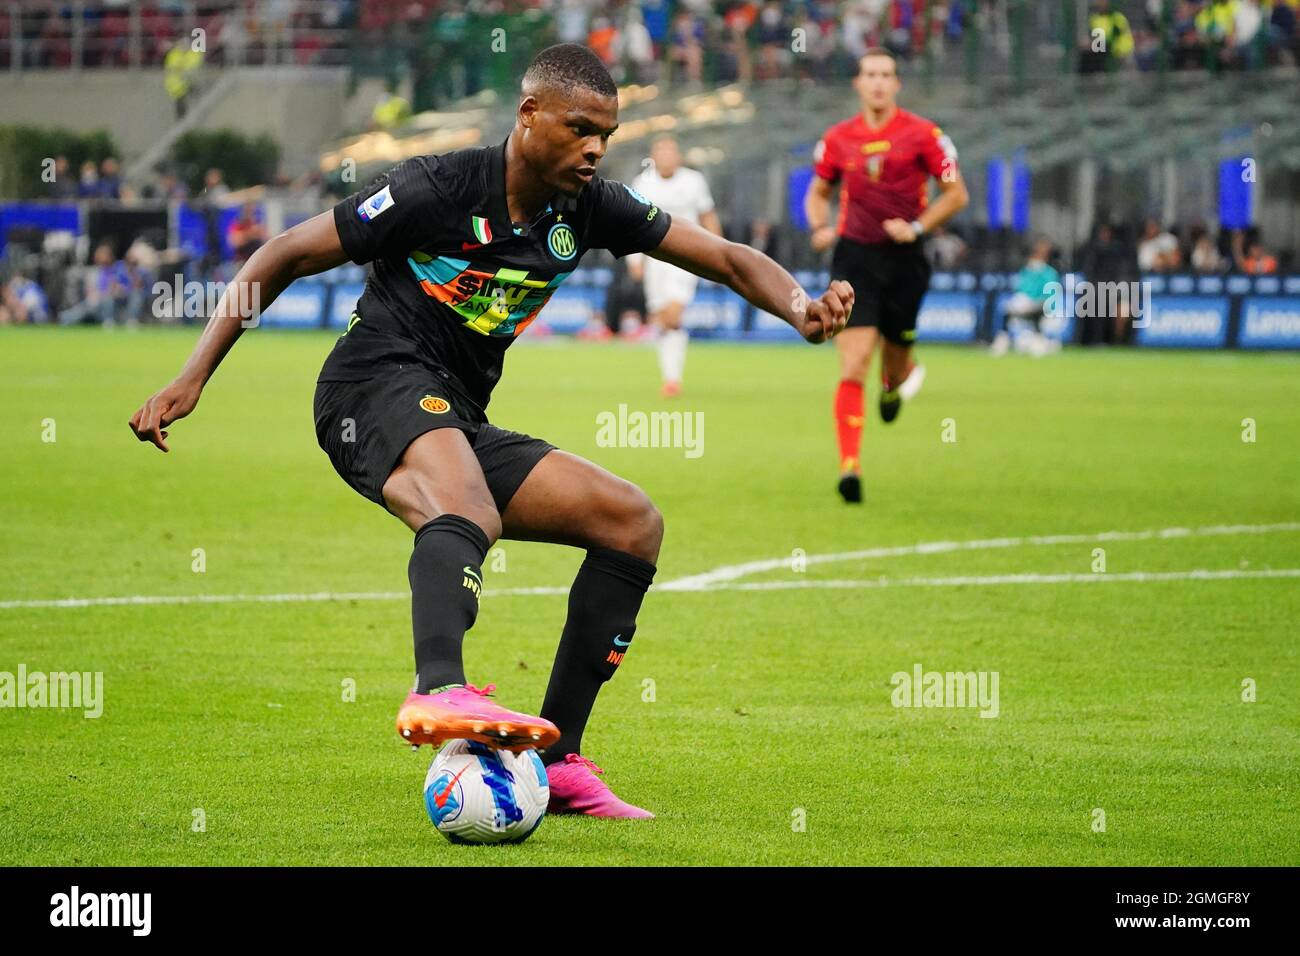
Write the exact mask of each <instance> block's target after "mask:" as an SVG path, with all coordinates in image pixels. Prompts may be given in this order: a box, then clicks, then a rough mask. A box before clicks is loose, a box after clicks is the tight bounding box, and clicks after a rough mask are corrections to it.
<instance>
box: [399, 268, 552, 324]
mask: <svg viewBox="0 0 1300 956" xmlns="http://www.w3.org/2000/svg"><path fill="white" fill-rule="evenodd" d="M406 261H407V262H408V263H409V264H410V266H411V269H412V271H413V272H414V273H415V278H416V280H417V281H418V282H419V283H420V288H422V289H423V290H424V292H425V294H426V295H428V296H430V297H431V298H434V299H437V300H438V301H439V302H441V303H443V304H444V305H447V306H450V307H451V308H452V309H454V310H455V311H456V314H457V315H459V316H460V317H461V319H463V320H464V323H465V326H466V327H467V328H470V329H473V330H474V331H475V332H478V333H479V334H480V335H499V336H515V335H518V334H519V333H520V332H522V331H523V330H524V329H526V328H528V325H529V323H531V322H532V321H533V319H535V318H537V313H538V312H540V311H541V310H542V306H544V305H546V303H547V302H548V301H549V300H550V298H551V295H552V294H553V293H554V292H555V290H556V289H557V288H559V285H560V283H561V282H563V281H564V280H565V279H567V278H568V277H569V276H570V275H572V273H571V272H561V273H558V274H557V275H556V276H555V277H554V278H553V279H530V278H528V271H527V270H525V269H505V268H496V267H494V266H479V265H476V264H474V263H472V262H470V261H469V260H468V259H456V258H453V257H451V256H437V257H434V256H430V255H428V254H426V253H423V252H415V253H412V254H411V256H410V257H409V258H408V259H407V260H406Z"/></svg>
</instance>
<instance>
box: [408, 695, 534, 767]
mask: <svg viewBox="0 0 1300 956" xmlns="http://www.w3.org/2000/svg"><path fill="white" fill-rule="evenodd" d="M495 689H496V685H495V684H488V685H487V687H485V688H483V689H482V690H479V689H478V688H477V687H475V686H474V685H473V684H465V685H464V686H461V685H459V684H456V685H454V686H452V687H448V688H446V689H445V690H442V691H440V692H438V693H436V694H417V693H415V692H414V691H412V692H411V694H410V695H409V696H408V697H407V698H406V702H405V703H404V704H402V709H401V710H399V711H398V712H397V732H398V734H400V735H401V737H402V739H403V740H405V741H406V742H407V743H409V744H411V745H412V746H414V747H419V746H420V744H433V745H434V746H435V747H436V746H437V745H438V744H440V743H442V742H443V741H444V740H477V741H478V742H479V743H483V744H487V745H488V746H489V747H497V748H499V749H501V750H512V751H514V752H516V753H518V752H519V751H522V750H530V749H532V748H534V747H538V748H540V747H549V746H550V745H551V744H553V743H555V742H556V741H557V740H559V739H560V730H559V728H558V727H556V726H555V725H554V724H553V723H551V722H550V721H549V720H546V719H544V718H542V717H531V716H529V715H528V714H521V713H518V712H516V711H513V710H506V709H505V708H504V707H502V706H500V705H498V704H494V703H493V702H492V701H490V700H488V699H487V697H488V695H489V694H490V693H492V691H494V690H495Z"/></svg>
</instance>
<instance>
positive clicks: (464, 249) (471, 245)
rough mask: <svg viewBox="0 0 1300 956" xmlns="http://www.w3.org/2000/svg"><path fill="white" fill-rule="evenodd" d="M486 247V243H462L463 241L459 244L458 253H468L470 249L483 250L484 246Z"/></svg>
mask: <svg viewBox="0 0 1300 956" xmlns="http://www.w3.org/2000/svg"><path fill="white" fill-rule="evenodd" d="M486 245H487V243H486V242H464V241H462V242H461V244H460V251H461V252H469V251H470V250H471V249H482V248H483V247H484V246H486Z"/></svg>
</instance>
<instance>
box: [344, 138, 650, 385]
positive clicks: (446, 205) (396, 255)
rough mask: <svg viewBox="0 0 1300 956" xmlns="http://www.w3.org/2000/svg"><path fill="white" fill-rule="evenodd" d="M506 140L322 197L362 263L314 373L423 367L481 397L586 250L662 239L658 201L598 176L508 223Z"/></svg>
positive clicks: (615, 249)
mask: <svg viewBox="0 0 1300 956" xmlns="http://www.w3.org/2000/svg"><path fill="white" fill-rule="evenodd" d="M508 141H509V137H507V138H506V140H504V141H502V142H501V143H499V144H497V145H496V146H488V147H476V148H471V149H461V150H456V151H454V152H450V153H444V154H442V155H439V156H417V157H414V158H412V159H408V160H406V161H404V162H402V163H400V164H398V165H397V166H395V167H394V168H393V169H392V170H390V171H389V172H388V173H387V174H385V175H384V176H381V177H380V178H379V179H378V180H376V181H375V182H374V183H372V184H371V185H370V186H368V187H367V188H365V189H363V190H361V191H360V192H358V193H356V194H355V195H353V196H351V197H349V198H347V199H345V200H343V201H342V202H340V203H339V204H338V205H336V206H335V207H334V223H335V225H336V226H337V227H338V232H339V238H340V240H341V241H342V244H343V249H344V251H345V252H346V253H347V255H348V258H350V259H351V260H352V261H353V262H356V263H366V262H373V263H374V267H373V271H372V272H371V275H370V279H369V281H368V282H367V283H366V288H365V291H364V292H363V293H362V296H361V299H360V300H359V301H358V302H357V307H356V315H355V316H354V317H353V320H352V322H351V323H350V325H349V328H348V331H347V332H346V333H344V335H343V336H341V337H340V339H339V341H338V343H337V344H336V345H335V347H334V350H333V351H332V352H331V353H330V355H329V357H328V359H326V362H325V366H324V368H323V369H322V370H321V374H320V379H321V380H322V381H357V380H361V379H366V378H371V377H374V376H376V375H382V374H384V373H385V371H386V370H387V369H389V368H391V367H392V366H393V365H395V364H402V363H416V364H425V365H432V366H436V367H439V368H442V369H445V370H446V371H448V372H450V373H451V374H452V375H453V376H455V377H456V379H457V380H458V381H459V383H460V384H461V386H462V390H463V391H464V392H465V393H466V394H467V395H468V396H469V397H470V398H472V399H473V400H474V401H475V402H477V403H478V404H479V406H480V408H485V407H486V406H487V403H488V399H489V396H490V395H491V393H492V389H493V388H494V387H495V386H496V383H497V382H498V381H499V380H500V378H501V370H502V365H503V363H504V360H505V351H506V349H507V348H509V347H510V343H512V342H513V341H514V340H515V338H516V337H517V336H518V335H520V334H521V333H522V332H523V331H524V329H526V328H527V327H528V325H529V323H531V322H532V321H533V320H534V319H535V318H536V317H537V315H538V313H539V312H540V311H541V310H542V308H543V306H545V305H546V303H547V301H548V300H549V299H550V297H551V296H552V295H553V294H554V293H555V290H556V289H557V288H559V286H560V283H562V282H563V281H564V280H565V279H567V278H568V277H569V276H570V275H572V273H573V271H574V269H576V268H577V266H578V262H579V261H580V260H581V259H582V256H583V254H584V253H585V252H587V250H589V249H608V250H610V251H611V252H612V253H613V254H614V255H616V256H624V255H627V254H628V253H630V252H644V251H646V250H649V249H654V248H655V247H656V246H658V245H659V243H660V242H661V241H662V240H663V237H664V235H665V234H666V233H667V231H668V226H669V224H670V222H671V218H670V216H669V215H668V213H666V212H664V211H663V210H662V209H660V208H659V207H658V206H656V205H655V204H654V203H652V202H650V201H649V200H647V199H646V198H645V197H644V196H642V195H641V194H640V193H638V192H637V191H636V190H634V189H632V188H631V187H630V186H626V185H624V184H623V183H618V182H612V181H610V180H606V179H602V178H601V177H599V176H596V177H594V178H593V179H592V180H591V181H590V182H589V183H587V184H586V185H585V186H583V188H582V190H581V192H580V193H579V194H578V195H577V196H576V197H569V196H565V195H564V194H562V193H556V194H555V195H554V196H553V197H552V199H551V201H550V203H549V204H548V205H547V206H546V208H545V209H543V210H542V211H541V212H539V213H538V214H537V216H536V217H535V218H534V219H533V221H532V222H529V223H526V224H524V223H514V222H511V220H510V214H509V211H508V209H507V208H506V181H505V150H506V143H507V142H508Z"/></svg>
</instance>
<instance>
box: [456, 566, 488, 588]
mask: <svg viewBox="0 0 1300 956" xmlns="http://www.w3.org/2000/svg"><path fill="white" fill-rule="evenodd" d="M461 570H462V571H464V572H465V573H466V574H468V575H469V576H470V577H472V578H473V579H474V580H475V581H477V582H478V583H479V584H480V585H482V584H483V579H482V578H481V577H479V574H478V572H477V571H475V570H474V569H473V568H471V567H470V566H469V565H468V564H467V565H465V567H463V568H462V569H461Z"/></svg>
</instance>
